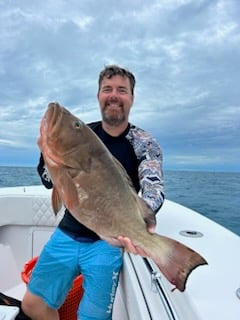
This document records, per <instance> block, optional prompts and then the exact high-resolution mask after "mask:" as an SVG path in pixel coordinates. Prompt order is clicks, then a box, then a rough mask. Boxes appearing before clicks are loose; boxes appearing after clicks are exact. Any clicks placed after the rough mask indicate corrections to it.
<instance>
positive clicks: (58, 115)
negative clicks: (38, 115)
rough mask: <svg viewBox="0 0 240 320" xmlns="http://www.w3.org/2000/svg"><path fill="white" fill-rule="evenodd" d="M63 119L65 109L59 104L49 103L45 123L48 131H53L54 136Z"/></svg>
mask: <svg viewBox="0 0 240 320" xmlns="http://www.w3.org/2000/svg"><path fill="white" fill-rule="evenodd" d="M62 117H63V108H62V107H61V106H60V105H59V104H58V103H49V105H48V109H47V111H46V113H45V116H44V118H43V121H45V123H44V126H45V125H46V126H47V129H48V130H51V133H52V134H53V133H54V131H55V130H56V127H57V128H59V125H60V123H61V121H62Z"/></svg>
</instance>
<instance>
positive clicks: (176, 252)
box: [144, 234, 207, 291]
mask: <svg viewBox="0 0 240 320" xmlns="http://www.w3.org/2000/svg"><path fill="white" fill-rule="evenodd" d="M153 238H154V242H155V244H157V246H156V245H155V246H154V250H151V249H150V250H148V249H146V248H144V250H145V251H146V253H147V254H148V255H149V257H150V258H152V259H153V261H154V262H155V263H156V265H157V266H158V268H159V269H160V271H161V272H162V273H163V275H164V276H165V277H166V278H167V279H168V281H169V282H170V283H172V284H173V285H174V286H175V289H176V288H177V289H179V290H180V291H184V290H185V287H186V282H187V279H188V277H189V275H190V273H191V272H192V271H193V270H194V269H195V268H197V267H198V266H200V265H204V264H207V261H206V260H205V259H204V258H203V257H202V256H201V255H200V254H198V253H197V252H195V251H194V250H192V249H190V248H189V247H187V246H185V245H184V244H182V243H180V242H178V241H176V240H173V239H170V238H167V237H164V236H159V235H157V234H155V235H153Z"/></svg>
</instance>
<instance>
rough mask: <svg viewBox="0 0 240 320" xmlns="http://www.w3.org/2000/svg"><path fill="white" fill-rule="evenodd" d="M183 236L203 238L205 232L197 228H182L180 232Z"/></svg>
mask: <svg viewBox="0 0 240 320" xmlns="http://www.w3.org/2000/svg"><path fill="white" fill-rule="evenodd" d="M179 233H180V235H181V236H184V237H189V238H201V237H203V233H202V232H200V231H196V230H182V231H180V232H179Z"/></svg>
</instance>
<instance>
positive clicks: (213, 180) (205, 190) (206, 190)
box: [0, 167, 240, 236]
mask: <svg viewBox="0 0 240 320" xmlns="http://www.w3.org/2000/svg"><path fill="white" fill-rule="evenodd" d="M164 181H165V193H166V198H167V199H169V200H172V201H175V202H178V203H180V204H182V205H184V206H186V207H188V208H191V209H193V210H196V211H197V212H199V213H201V214H203V215H204V216H206V217H208V218H210V219H212V220H214V221H216V222H217V223H219V224H221V225H223V226H224V227H226V228H227V229H229V230H231V231H233V232H234V233H236V234H238V235H239V236H240V172H234V173H229V172H228V173H225V172H196V171H165V173H164ZM39 184H41V181H40V178H39V176H38V174H37V171H36V168H32V167H30V168H27V167H0V188H1V187H14V186H29V185H39Z"/></svg>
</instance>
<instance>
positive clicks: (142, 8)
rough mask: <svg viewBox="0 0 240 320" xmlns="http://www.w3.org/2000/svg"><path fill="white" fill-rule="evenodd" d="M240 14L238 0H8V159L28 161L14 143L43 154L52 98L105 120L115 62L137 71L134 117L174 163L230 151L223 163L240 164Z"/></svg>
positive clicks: (4, 16)
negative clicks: (103, 92)
mask: <svg viewBox="0 0 240 320" xmlns="http://www.w3.org/2000/svg"><path fill="white" fill-rule="evenodd" d="M239 14H240V7H239V5H238V1H237V0H228V1H227V0H219V1H215V0H214V1H212V0H200V1H194V0H166V1H165V0H161V1H158V0H152V1H149V2H147V3H146V1H143V0H132V1H128V0H120V1H118V2H116V3H114V4H111V5H109V1H107V0H102V1H101V2H100V1H96V0H83V1H77V0H69V1H68V2H66V1H61V0H59V1H54V0H51V1H48V2H47V3H46V2H34V3H33V2H31V1H28V0H22V1H21V2H19V3H18V4H16V3H14V4H13V2H6V1H4V2H1V3H0V40H1V43H2V45H1V47H0V80H1V88H0V92H1V102H0V107H1V116H0V148H4V149H1V150H0V151H1V161H2V163H3V162H4V164H6V163H7V162H9V163H10V162H11V163H13V162H14V161H15V162H16V163H17V158H19V159H21V162H20V161H19V163H20V164H24V162H28V163H29V160H28V159H26V158H24V154H23V156H21V157H16V156H15V155H14V156H12V158H11V154H12V152H10V151H14V149H15V148H17V149H18V150H20V149H21V148H22V149H24V148H29V150H30V149H31V148H32V152H33V153H36V155H37V146H36V139H37V137H38V132H39V123H40V120H41V117H42V115H43V112H44V111H45V109H46V107H47V104H48V102H50V101H59V102H60V103H61V104H64V105H65V106H67V107H69V108H70V109H71V110H72V111H73V112H74V113H76V114H77V115H79V116H80V117H81V118H82V119H83V120H84V121H86V122H89V121H94V120H97V119H99V118H100V113H99V110H98V104H97V99H96V92H97V78H98V74H99V72H100V70H101V69H102V68H103V67H104V65H105V64H109V63H117V64H120V65H122V66H125V67H127V68H129V69H130V70H131V71H132V72H133V73H134V74H135V76H136V79H137V86H136V92H135V104H134V106H133V109H132V113H131V117H130V121H131V122H134V123H135V124H137V125H139V126H141V127H143V128H144V129H147V130H148V131H150V132H151V133H152V134H153V135H154V136H156V137H157V139H158V140H159V141H160V143H161V144H162V146H163V149H164V153H165V154H166V166H170V167H174V168H176V167H180V168H187V167H189V166H191V167H192V166H193V164H195V166H196V167H197V168H198V169H199V168H200V169H205V168H207V169H211V170H214V169H216V168H219V167H220V163H221V156H220V158H219V155H220V154H221V155H222V154H224V155H225V156H224V159H225V160H226V164H225V166H221V170H231V168H234V170H236V168H237V169H238V170H240V167H239V164H238V163H239V160H238V159H239V156H240V151H239V142H238V132H239V129H240V128H239V120H238V119H239V117H238V113H239V111H238V110H239V101H240V99H239V89H238V83H239V77H240V76H239V72H238V68H237V66H238V65H239V62H240V61H239V60H240V41H239V40H240V32H239V29H240V28H239ZM3 44H4V45H3ZM9 150H10V151H9ZM24 150H25V149H24ZM3 152H4V157H3V156H2V154H3ZM13 153H14V152H13ZM8 155H9V157H8ZM28 157H29V154H28ZM30 158H32V157H30ZM3 159H4V161H3ZM1 161H0V164H1ZM33 165H35V163H33Z"/></svg>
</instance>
